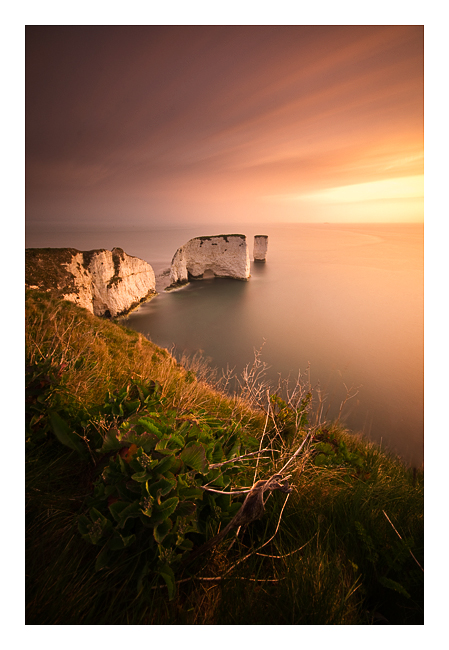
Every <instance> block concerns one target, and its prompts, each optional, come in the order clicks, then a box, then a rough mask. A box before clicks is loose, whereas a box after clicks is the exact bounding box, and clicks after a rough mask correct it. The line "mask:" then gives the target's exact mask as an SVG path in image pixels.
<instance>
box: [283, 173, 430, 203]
mask: <svg viewBox="0 0 449 650" xmlns="http://www.w3.org/2000/svg"><path fill="white" fill-rule="evenodd" d="M423 196H424V175H423V174H421V175H419V176H405V177H403V178H388V179H385V180H382V181H372V182H370V183H358V184H357V185H344V186H342V187H332V188H329V189H325V190H321V191H319V192H314V193H312V194H302V195H297V196H296V199H297V200H301V201H318V202H319V203H360V202H361V201H377V200H386V199H388V200H391V199H417V198H422V197H423Z"/></svg>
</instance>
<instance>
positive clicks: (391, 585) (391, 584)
mask: <svg viewBox="0 0 449 650" xmlns="http://www.w3.org/2000/svg"><path fill="white" fill-rule="evenodd" d="M379 582H380V584H381V585H383V586H384V587H387V589H393V591H397V592H398V593H399V594H402V595H403V596H405V597H406V598H410V597H411V596H410V594H409V593H408V591H407V590H406V589H404V587H403V586H402V585H400V584H399V582H396V581H395V580H391V579H390V578H385V577H382V578H379Z"/></svg>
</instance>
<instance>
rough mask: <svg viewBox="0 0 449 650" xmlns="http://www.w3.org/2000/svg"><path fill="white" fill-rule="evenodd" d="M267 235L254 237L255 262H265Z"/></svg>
mask: <svg viewBox="0 0 449 650" xmlns="http://www.w3.org/2000/svg"><path fill="white" fill-rule="evenodd" d="M267 248H268V235H254V250H253V257H254V261H255V262H265V261H266V259H267Z"/></svg>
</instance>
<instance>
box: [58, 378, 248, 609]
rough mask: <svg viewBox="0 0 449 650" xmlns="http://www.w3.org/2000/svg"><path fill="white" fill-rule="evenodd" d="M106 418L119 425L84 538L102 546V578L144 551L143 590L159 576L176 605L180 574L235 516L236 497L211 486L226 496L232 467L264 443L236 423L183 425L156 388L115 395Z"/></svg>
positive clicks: (195, 418)
mask: <svg viewBox="0 0 449 650" xmlns="http://www.w3.org/2000/svg"><path fill="white" fill-rule="evenodd" d="M104 412H105V413H106V414H108V415H109V416H110V417H112V418H116V424H115V425H114V426H111V427H110V428H109V429H108V430H107V432H106V433H105V435H104V439H103V444H102V446H101V448H99V449H97V452H98V453H99V454H100V455H102V456H103V468H102V471H101V474H100V475H99V476H98V477H97V479H96V480H95V483H94V489H93V494H92V496H91V497H90V498H89V499H88V501H87V512H86V513H85V514H82V515H81V516H80V517H79V531H80V533H81V535H82V536H83V538H84V539H85V540H86V541H87V542H89V543H91V544H94V545H98V546H101V550H100V552H99V555H98V557H97V562H96V569H97V570H100V569H102V568H104V567H106V566H107V565H108V562H109V561H110V560H111V555H112V554H113V553H116V552H117V551H125V550H127V549H128V548H129V547H134V546H135V547H136V548H139V549H144V550H142V551H141V552H140V555H141V557H140V562H141V564H142V570H141V574H142V572H143V574H142V575H141V576H140V578H139V582H138V584H139V588H142V586H143V580H144V578H145V577H146V576H150V577H151V576H152V575H154V574H155V573H156V574H159V575H160V576H161V577H162V578H163V579H164V581H165V582H166V584H167V586H168V589H169V593H170V594H171V596H172V597H173V595H174V577H173V576H174V571H175V570H176V567H177V566H179V564H180V562H181V560H182V558H183V557H185V555H186V554H187V553H188V552H189V551H190V550H191V549H192V547H193V543H194V541H204V540H206V539H207V534H208V531H209V530H211V531H212V532H213V531H215V530H216V528H217V526H218V523H219V522H220V521H221V522H223V521H224V522H226V520H227V519H230V518H232V516H233V515H234V514H235V504H234V506H233V505H232V502H231V498H230V496H228V495H225V494H216V493H213V492H207V491H206V490H205V488H206V486H207V487H208V488H213V489H215V490H218V491H224V489H225V488H226V487H227V486H229V484H230V483H231V481H232V477H233V476H234V474H235V472H236V471H239V469H238V468H236V466H235V464H234V463H232V462H228V461H230V460H232V459H233V458H235V457H236V456H238V455H239V454H240V453H241V452H242V453H243V452H246V451H250V450H253V449H254V448H255V447H256V444H257V442H256V440H254V439H251V438H250V437H248V436H247V435H244V433H243V430H242V429H241V428H240V427H239V426H238V425H237V424H235V423H233V424H232V423H231V424H230V425H229V426H228V427H223V423H222V422H220V421H219V420H216V419H214V418H211V417H207V414H205V413H204V414H201V413H200V414H198V413H196V414H195V415H192V416H191V417H189V416H182V417H179V414H178V413H177V412H176V411H170V410H168V411H165V410H164V399H163V398H162V397H161V394H160V390H159V387H158V386H157V385H156V384H155V383H153V384H152V385H150V386H147V387H145V386H143V385H142V384H136V383H134V384H132V385H131V386H128V387H127V388H126V389H123V390H122V391H119V392H117V393H116V394H115V396H113V395H111V394H108V396H107V399H106V403H105V408H104ZM126 413H127V415H125V414H126ZM64 442H65V444H68V442H69V441H67V440H66V441H64ZM68 446H70V444H68ZM222 463H225V464H224V465H223V464H222ZM217 465H218V466H217ZM239 467H240V471H241V467H242V463H240V464H239Z"/></svg>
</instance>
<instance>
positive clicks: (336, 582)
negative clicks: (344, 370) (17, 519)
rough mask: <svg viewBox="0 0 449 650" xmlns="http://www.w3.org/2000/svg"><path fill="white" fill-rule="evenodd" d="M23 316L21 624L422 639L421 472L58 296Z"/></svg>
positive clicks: (296, 405) (282, 398)
mask: <svg viewBox="0 0 449 650" xmlns="http://www.w3.org/2000/svg"><path fill="white" fill-rule="evenodd" d="M26 318H27V325H26V363H27V368H26V428H27V431H26V440H27V443H26V468H27V471H26V476H27V480H26V494H27V504H26V505H27V623H28V624H318V625H319V624H366V625H370V624H373V623H377V622H385V619H386V620H387V621H388V622H389V623H390V624H422V622H423V570H422V565H423V476H422V474H420V473H418V474H416V473H415V474H413V473H412V472H411V471H410V470H409V469H408V468H406V467H405V466H404V465H403V464H402V463H401V462H400V460H399V459H396V458H392V457H390V456H388V455H386V454H385V453H383V452H382V451H381V450H380V449H379V448H378V447H376V446H375V445H373V444H371V443H368V442H366V441H364V440H362V439H360V438H358V437H357V436H354V435H350V434H349V433H348V432H347V431H345V430H343V429H342V428H341V427H339V426H338V425H336V424H332V423H325V422H319V421H317V419H316V417H315V413H314V404H313V402H312V400H311V397H310V392H309V387H308V386H300V385H297V386H295V387H293V390H292V391H290V392H289V393H288V395H289V397H286V394H283V393H282V391H280V390H279V387H271V386H269V385H268V384H266V383H265V381H264V377H263V366H261V365H260V363H259V361H258V359H257V358H256V360H255V364H254V366H253V367H252V368H249V369H248V370H247V373H246V375H245V376H244V377H242V381H241V387H242V390H241V394H240V395H239V396H234V397H230V396H228V395H226V394H225V393H224V392H222V391H221V390H220V387H219V386H218V385H217V382H216V381H215V378H214V375H213V373H212V372H211V371H210V370H208V368H207V367H206V366H205V364H203V363H202V362H201V360H200V359H198V358H195V359H190V360H188V359H184V360H183V361H182V363H178V362H177V361H176V360H175V359H174V358H173V357H172V356H171V355H170V354H169V352H167V351H166V350H163V349H161V348H159V347H157V346H156V345H154V344H153V343H152V342H151V341H149V340H147V339H145V338H144V337H142V336H141V335H140V334H138V333H136V332H134V331H131V330H128V329H126V328H124V327H122V326H120V325H118V324H116V323H114V322H110V321H105V320H101V319H99V318H97V317H95V316H93V315H92V314H90V313H89V312H87V311H86V310H84V309H81V308H79V307H77V306H75V305H73V304H71V303H69V302H65V301H58V300H57V299H55V298H54V297H51V295H50V294H44V293H40V292H38V291H29V292H27V302H26ZM273 477H278V478H277V479H273ZM257 481H258V482H259V483H257ZM270 481H271V482H270ZM255 484H257V485H259V486H264V487H265V488H266V492H265V493H264V504H263V508H262V511H261V513H259V514H260V517H259V518H254V519H251V517H247V518H246V519H244V520H243V524H244V525H243V526H242V527H241V528H238V527H237V526H234V527H233V526H231V530H230V532H229V534H228V535H226V536H225V538H224V539H219V537H220V536H219V533H220V531H223V530H224V529H225V528H226V526H228V527H229V525H230V524H232V522H233V521H235V517H236V516H237V514H238V513H239V512H240V514H241V513H242V512H243V510H244V509H243V504H244V503H245V504H246V506H245V507H246V508H247V510H248V507H247V506H248V504H249V503H250V500H249V497H248V495H249V494H250V490H251V488H252V487H253V486H254V485H255ZM275 484H277V485H278V486H279V485H280V486H281V488H284V489H277V488H275V487H274V488H273V486H275ZM268 488H270V489H268ZM251 494H254V492H253V493H251ZM245 524H246V525H245ZM236 533H237V534H236ZM217 540H219V543H216V544H215V542H216V541H217Z"/></svg>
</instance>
